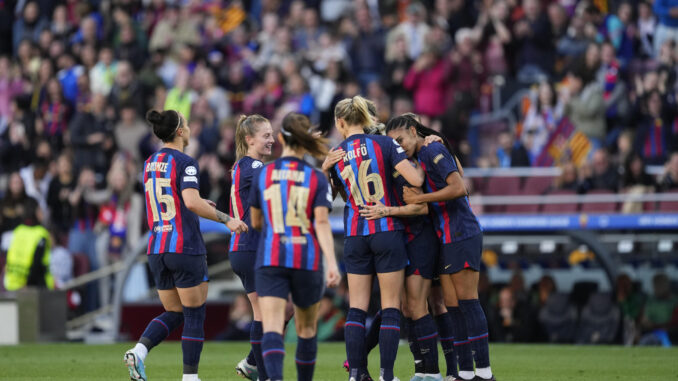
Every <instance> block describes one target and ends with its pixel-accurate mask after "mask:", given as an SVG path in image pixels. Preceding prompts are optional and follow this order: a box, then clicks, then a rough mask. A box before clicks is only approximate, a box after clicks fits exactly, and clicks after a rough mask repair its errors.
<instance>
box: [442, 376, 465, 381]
mask: <svg viewBox="0 0 678 381" xmlns="http://www.w3.org/2000/svg"><path fill="white" fill-rule="evenodd" d="M445 381H463V380H462V379H461V378H456V377H454V376H447V377H445ZM469 381H470V380H469Z"/></svg>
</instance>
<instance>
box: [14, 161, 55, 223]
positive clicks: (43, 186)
mask: <svg viewBox="0 0 678 381" xmlns="http://www.w3.org/2000/svg"><path fill="white" fill-rule="evenodd" d="M49 160H50V159H49V156H43V157H38V158H37V159H35V161H33V163H32V164H31V165H29V166H27V167H24V168H22V169H21V170H20V171H19V175H21V179H22V180H23V183H24V187H25V189H26V194H27V195H29V196H30V197H33V198H34V199H35V200H36V201H37V202H38V204H39V205H40V208H41V209H42V210H48V209H47V191H48V190H49V183H50V182H51V181H52V174H51V173H50V172H49Z"/></svg>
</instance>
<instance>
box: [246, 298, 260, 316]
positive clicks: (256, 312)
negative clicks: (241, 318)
mask: <svg viewBox="0 0 678 381" xmlns="http://www.w3.org/2000/svg"><path fill="white" fill-rule="evenodd" d="M247 299H249V301H250V305H252V315H254V320H255V321H261V310H260V309H259V295H258V294H257V293H256V292H250V293H248V294H247Z"/></svg>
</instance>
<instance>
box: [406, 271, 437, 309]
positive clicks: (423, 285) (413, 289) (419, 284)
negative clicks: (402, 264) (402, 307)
mask: <svg viewBox="0 0 678 381" xmlns="http://www.w3.org/2000/svg"><path fill="white" fill-rule="evenodd" d="M405 288H406V289H407V299H406V300H407V310H408V312H409V315H410V318H411V319H413V320H417V319H420V318H422V317H424V316H425V315H426V314H428V307H427V304H426V299H427V298H428V294H429V292H430V290H431V280H430V279H425V278H423V277H422V276H420V275H410V276H408V277H407V278H406V279H405Z"/></svg>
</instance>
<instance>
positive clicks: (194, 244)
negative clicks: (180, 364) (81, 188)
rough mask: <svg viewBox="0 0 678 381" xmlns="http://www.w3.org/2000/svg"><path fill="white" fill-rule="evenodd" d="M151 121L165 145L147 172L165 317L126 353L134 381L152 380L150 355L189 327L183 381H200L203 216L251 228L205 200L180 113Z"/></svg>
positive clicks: (151, 248)
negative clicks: (176, 332)
mask: <svg viewBox="0 0 678 381" xmlns="http://www.w3.org/2000/svg"><path fill="white" fill-rule="evenodd" d="M146 120H147V121H148V122H149V123H150V124H151V125H152V126H153V133H154V134H155V136H157V137H158V138H159V139H160V140H162V141H163V143H164V144H163V147H162V149H160V150H159V151H158V152H156V153H154V154H153V155H152V156H151V157H149V158H148V159H147V160H146V162H145V163H144V168H143V171H144V191H145V194H146V215H147V216H148V227H149V229H150V231H151V232H150V236H149V240H148V263H149V266H150V268H151V272H152V273H153V279H154V280H155V284H156V286H157V288H158V296H159V297H160V301H161V302H162V305H163V307H164V308H165V312H164V313H163V314H161V315H160V316H157V317H156V318H155V319H153V320H151V322H150V323H148V326H147V327H146V330H145V331H144V333H143V334H142V335H141V338H140V339H139V342H138V343H137V344H136V346H135V347H134V348H132V349H130V350H128V351H127V352H125V356H124V361H125V364H126V365H127V368H128V370H129V375H130V378H131V379H132V380H141V381H146V372H145V369H144V360H145V359H146V355H147V354H148V351H150V350H151V349H152V348H153V347H155V346H156V345H158V344H159V343H160V342H161V341H162V340H164V339H165V338H166V337H167V336H168V335H169V334H170V332H172V331H173V330H174V329H175V328H177V327H178V326H180V325H181V323H183V324H184V330H183V333H182V336H181V349H182V351H183V356H184V372H183V373H184V375H183V380H184V381H186V380H199V379H198V362H199V361H200V352H201V351H202V343H203V341H204V330H203V322H204V320H205V299H206V297H207V280H208V278H207V260H206V250H205V243H204V242H203V240H202V235H201V234H200V225H199V222H198V216H200V217H203V218H209V219H211V220H214V221H218V222H223V223H225V224H226V226H227V227H228V228H229V229H231V231H233V232H236V233H241V232H245V231H247V225H246V224H245V223H244V222H242V221H239V220H236V219H231V217H229V216H228V215H227V214H226V213H223V212H221V211H219V210H217V209H216V208H215V205H214V203H213V202H211V201H208V200H205V199H203V198H201V197H200V194H199V192H198V191H199V189H200V185H199V182H198V179H199V178H200V177H199V175H198V162H197V161H195V159H193V158H191V157H190V156H187V155H185V154H184V153H183V151H184V148H186V146H187V145H188V141H189V139H190V137H191V130H190V128H189V127H188V123H187V122H186V119H185V118H184V117H183V116H181V114H180V113H178V112H177V111H174V110H167V111H163V112H158V111H155V110H151V111H149V112H148V114H147V115H146Z"/></svg>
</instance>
